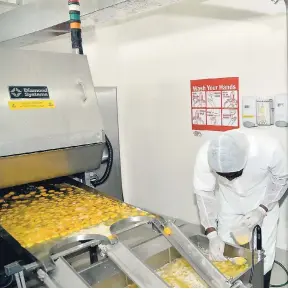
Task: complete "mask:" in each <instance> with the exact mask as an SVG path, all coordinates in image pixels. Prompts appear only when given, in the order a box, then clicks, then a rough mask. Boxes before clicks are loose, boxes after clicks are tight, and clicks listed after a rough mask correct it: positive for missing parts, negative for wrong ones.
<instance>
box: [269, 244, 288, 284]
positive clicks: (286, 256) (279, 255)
mask: <svg viewBox="0 0 288 289" xmlns="http://www.w3.org/2000/svg"><path fill="white" fill-rule="evenodd" d="M276 260H277V261H279V262H280V263H282V264H283V265H284V266H285V267H286V268H288V252H287V251H283V250H280V249H278V250H277V251H276ZM287 278H288V277H287V275H286V273H285V272H284V270H283V269H282V268H281V267H280V266H278V265H277V264H274V267H273V271H272V278H271V284H273V285H277V284H283V283H285V282H286V281H287ZM283 288H288V285H286V286H285V287H283Z"/></svg>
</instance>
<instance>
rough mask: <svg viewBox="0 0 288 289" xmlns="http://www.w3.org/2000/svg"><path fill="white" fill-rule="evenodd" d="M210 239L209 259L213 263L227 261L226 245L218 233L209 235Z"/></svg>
mask: <svg viewBox="0 0 288 289" xmlns="http://www.w3.org/2000/svg"><path fill="white" fill-rule="evenodd" d="M207 237H208V239H209V257H210V259H211V260H212V261H225V260H226V258H225V257H224V255H223V254H224V248H225V243H224V242H223V241H222V239H221V238H220V237H219V236H218V234H217V232H216V231H214V232H211V233H209V234H208V235H207Z"/></svg>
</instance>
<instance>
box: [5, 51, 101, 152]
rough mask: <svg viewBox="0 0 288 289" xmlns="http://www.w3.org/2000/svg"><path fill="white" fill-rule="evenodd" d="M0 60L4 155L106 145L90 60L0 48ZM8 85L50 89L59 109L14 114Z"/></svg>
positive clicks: (33, 110)
mask: <svg viewBox="0 0 288 289" xmlns="http://www.w3.org/2000/svg"><path fill="white" fill-rule="evenodd" d="M0 59H1V69H2V71H5V73H2V74H1V78H0V119H1V127H0V132H1V140H0V156H9V155H15V154H23V153H30V152H38V151H46V150H53V149H59V148H68V147H74V146H79V145H87V144H94V143H102V142H103V141H104V138H103V133H102V131H103V123H102V119H101V116H100V111H99V107H98V103H97V99H96V95H95V91H94V87H93V82H92V77H91V73H90V70H89V65H88V61H87V58H86V57H85V56H82V55H74V54H60V53H47V52H36V51H24V50H2V49H1V50H0ZM9 85H12V86H17V85H19V86H21V85H22V86H47V87H48V90H49V93H50V99H51V100H53V101H54V102H55V105H56V108H54V109H51V108H50V109H27V110H26V109H25V110H10V109H9V106H8V101H9V100H10V95H9V91H8V86H9ZM85 98H87V99H86V100H85Z"/></svg>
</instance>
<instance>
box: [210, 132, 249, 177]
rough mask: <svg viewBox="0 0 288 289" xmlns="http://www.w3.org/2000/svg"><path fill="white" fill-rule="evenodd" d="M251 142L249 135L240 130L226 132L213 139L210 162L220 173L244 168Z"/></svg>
mask: <svg viewBox="0 0 288 289" xmlns="http://www.w3.org/2000/svg"><path fill="white" fill-rule="evenodd" d="M248 150H249V142H248V139H247V136H246V135H245V134H243V133H241V132H240V131H238V130H232V131H228V132H225V133H223V134H221V135H220V136H218V137H217V138H216V139H213V140H212V141H211V142H210V145H209V148H208V163H209V166H210V168H211V169H212V170H215V171H216V172H219V173H232V172H238V171H240V170H242V169H243V168H244V167H245V165H246V162H247V157H248Z"/></svg>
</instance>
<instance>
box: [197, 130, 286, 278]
mask: <svg viewBox="0 0 288 289" xmlns="http://www.w3.org/2000/svg"><path fill="white" fill-rule="evenodd" d="M223 136H224V137H223ZM225 136H226V138H225ZM227 137H228V139H227ZM229 137H230V139H229ZM286 158H287V154H285V153H284V151H283V149H282V147H281V145H280V144H279V143H278V141H277V140H276V139H273V138H271V137H267V136H261V137H258V136H257V137H255V136H249V135H247V134H244V133H242V132H240V131H239V130H234V131H230V132H226V133H224V134H222V135H221V136H220V137H218V139H216V140H213V141H210V142H207V143H205V144H204V145H203V146H202V147H201V148H200V150H199V153H198V155H197V158H196V164H195V168H194V192H195V194H196V199H197V205H198V208H199V215H200V219H201V224H202V225H203V226H204V228H205V230H206V229H207V228H210V227H214V228H217V223H216V222H217V221H216V220H218V235H219V236H220V237H221V238H222V240H223V241H224V242H228V243H234V241H233V239H232V237H231V228H233V227H235V226H237V224H238V225H239V222H240V220H241V219H242V218H243V217H244V216H245V215H246V214H247V213H249V212H251V211H253V210H254V209H256V208H257V207H258V206H259V205H261V204H262V205H264V206H265V207H267V208H268V212H267V215H266V217H265V218H264V220H263V224H262V245H263V249H264V250H265V254H266V258H265V261H264V274H266V273H267V272H269V271H270V270H271V269H272V266H273V263H274V259H275V249H276V236H277V224H278V220H279V203H278V201H279V200H280V199H281V197H282V196H283V195H284V193H285V191H286V190H287V187H288V185H287V179H288V170H287V167H286V162H285V160H286ZM243 168H244V170H243V174H242V176H240V177H238V178H236V179H234V180H232V181H229V180H228V179H226V178H224V177H221V176H219V175H218V174H216V172H218V173H231V172H236V171H240V170H242V169H243Z"/></svg>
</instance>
